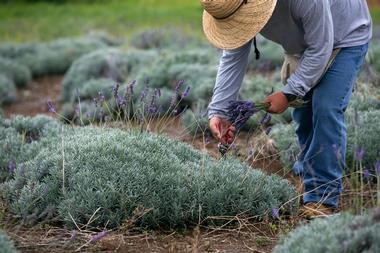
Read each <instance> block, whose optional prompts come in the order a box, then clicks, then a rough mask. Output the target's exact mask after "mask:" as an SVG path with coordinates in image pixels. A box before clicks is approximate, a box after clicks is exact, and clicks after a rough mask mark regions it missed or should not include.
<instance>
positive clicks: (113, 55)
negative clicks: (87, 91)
mask: <svg viewBox="0 0 380 253" xmlns="http://www.w3.org/2000/svg"><path fill="white" fill-rule="evenodd" d="M155 55H156V54H155V53H154V52H151V51H129V52H123V51H121V50H118V49H102V50H98V51H95V52H92V53H90V54H87V55H84V56H83V57H81V58H79V59H77V60H76V61H75V62H74V63H73V64H72V66H71V67H70V69H69V71H68V72H67V73H66V75H65V78H64V80H63V83H62V94H61V96H62V99H63V100H64V101H66V102H68V101H70V100H72V97H76V90H77V89H81V88H82V87H83V85H84V84H85V83H86V82H87V81H89V80H92V79H100V78H105V79H110V81H111V82H114V83H123V82H126V81H127V79H128V80H129V81H132V80H134V78H135V77H134V75H135V73H136V71H137V70H139V69H140V68H141V67H143V66H144V64H148V63H150V62H151V61H152V60H153V59H154V57H155Z"/></svg>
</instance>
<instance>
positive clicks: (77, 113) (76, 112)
mask: <svg viewBox="0 0 380 253" xmlns="http://www.w3.org/2000/svg"><path fill="white" fill-rule="evenodd" d="M74 112H75V116H79V114H80V109H79V104H76V105H75V107H74Z"/></svg>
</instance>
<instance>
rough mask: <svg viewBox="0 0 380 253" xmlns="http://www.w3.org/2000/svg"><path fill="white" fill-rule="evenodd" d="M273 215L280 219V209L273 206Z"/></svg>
mask: <svg viewBox="0 0 380 253" xmlns="http://www.w3.org/2000/svg"><path fill="white" fill-rule="evenodd" d="M272 217H273V218H275V219H280V211H279V210H278V208H272Z"/></svg>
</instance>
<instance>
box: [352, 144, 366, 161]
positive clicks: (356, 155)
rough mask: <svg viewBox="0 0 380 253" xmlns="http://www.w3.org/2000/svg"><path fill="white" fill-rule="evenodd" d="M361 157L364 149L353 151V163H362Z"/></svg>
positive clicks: (359, 148) (358, 148)
mask: <svg viewBox="0 0 380 253" xmlns="http://www.w3.org/2000/svg"><path fill="white" fill-rule="evenodd" d="M363 157H364V148H363V147H357V148H356V151H355V157H354V159H355V161H357V162H361V161H363Z"/></svg>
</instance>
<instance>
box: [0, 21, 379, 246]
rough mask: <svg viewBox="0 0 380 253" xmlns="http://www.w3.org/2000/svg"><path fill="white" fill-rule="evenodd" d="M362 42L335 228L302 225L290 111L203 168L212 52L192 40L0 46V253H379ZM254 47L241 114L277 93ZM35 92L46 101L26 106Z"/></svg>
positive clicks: (172, 34) (207, 153) (270, 60)
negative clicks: (35, 107)
mask: <svg viewBox="0 0 380 253" xmlns="http://www.w3.org/2000/svg"><path fill="white" fill-rule="evenodd" d="M377 35H378V33H376V32H375V38H374V41H373V43H372V45H371V48H370V52H369V53H368V56H367V59H366V62H365V64H364V66H363V68H362V69H361V71H360V75H359V78H358V80H357V82H356V85H355V92H354V94H353V97H352V99H351V102H350V105H349V107H348V108H347V111H346V122H347V133H348V138H347V145H348V148H347V154H346V157H347V163H346V164H345V165H344V166H345V168H344V169H345V176H344V184H345V191H344V193H343V197H342V200H341V203H342V204H341V207H340V210H341V211H342V214H341V215H337V216H333V217H330V218H328V219H316V220H314V221H312V222H310V223H309V222H306V221H305V220H303V219H302V218H300V217H298V215H297V214H298V208H299V205H300V199H301V197H302V191H301V190H300V188H301V187H302V185H300V183H299V181H297V178H296V177H295V176H294V175H292V172H291V168H292V166H293V164H294V163H295V162H296V161H297V157H298V155H299V153H300V151H301V149H300V147H299V146H298V144H297V140H296V136H295V124H294V123H293V122H292V118H291V109H288V110H287V111H286V112H285V113H284V114H282V115H273V116H272V117H271V118H270V119H269V118H268V115H267V114H266V113H265V112H259V113H256V114H255V115H254V116H253V117H251V118H250V119H249V120H248V121H247V123H246V124H245V125H244V126H243V127H242V129H241V131H240V133H239V135H238V136H237V138H236V141H235V142H234V144H233V145H231V147H230V148H229V150H228V152H227V156H226V157H221V156H220V154H218V153H217V143H216V142H215V141H214V140H212V136H211V134H210V132H209V129H208V119H207V115H206V112H207V105H208V103H209V101H210V99H211V96H212V92H213V87H214V83H215V76H216V73H217V69H218V63H219V57H220V55H221V51H219V50H217V49H215V48H213V47H211V46H210V45H209V44H208V43H206V42H205V41H204V40H203V39H200V38H199V36H194V34H191V33H188V32H186V31H183V30H180V29H174V28H173V29H159V28H157V29H156V28H154V29H146V30H143V31H139V32H136V33H133V34H131V35H130V36H128V38H119V37H114V36H111V35H109V34H107V33H91V34H88V35H83V36H79V37H70V38H60V39H54V40H51V41H44V42H24V43H10V42H8V43H0V253H3V252H4V253H8V252H9V253H13V252H75V251H79V252H111V251H112V252H272V251H273V252H276V253H282V252H286V253H288V252H289V253H292V252H294V253H301V252H315V253H320V252H321V253H322V252H333V253H334V252H353V253H354V252H380V243H379V242H380V237H379V236H380V209H379V206H380V124H379V122H380V89H379V87H380V46H379V45H380V43H379V42H380V38H378V37H377ZM258 47H259V49H260V51H261V59H260V60H256V59H255V55H254V54H252V55H251V56H250V58H249V64H248V69H247V75H246V78H245V80H244V83H243V86H242V88H241V92H240V95H239V99H241V100H250V101H253V102H255V103H259V102H262V100H263V99H264V98H265V97H266V96H267V95H269V94H270V93H271V92H273V91H275V90H279V89H280V88H281V87H282V83H281V81H280V76H279V72H280V71H279V70H280V68H281V65H282V61H283V50H282V48H281V47H280V46H278V45H276V44H274V43H272V42H269V41H267V40H264V39H263V38H261V37H258ZM51 76H55V77H57V76H59V80H60V81H59V82H58V83H56V82H52V83H51V89H52V90H57V92H56V93H39V94H35V90H34V87H37V86H39V85H40V82H42V81H41V80H45V81H44V82H46V80H47V82H48V83H49V80H52V79H49V77H51ZM46 78H47V79H46ZM44 87H45V86H44ZM45 89H48V90H50V87H49V86H48V87H45ZM39 92H43V91H41V90H39ZM46 94H49V95H48V96H47V95H46ZM30 96H32V97H33V98H34V96H36V97H39V98H40V99H41V100H43V101H44V103H43V107H42V109H40V110H39V111H37V113H36V112H30V113H28V108H25V107H27V106H26V105H25V104H23V100H24V99H25V98H27V97H30ZM19 107H24V108H23V110H22V112H27V113H20V114H24V115H19V113H15V111H14V108H19ZM16 112H17V111H16ZM36 114H37V115H36ZM335 151H336V156H337V159H340V157H341V156H342V154H340V150H338V149H337V150H335ZM342 164H344V163H343V162H342ZM321 231H323V233H321ZM173 235H175V236H174V237H173ZM231 237H232V238H233V237H237V238H238V239H236V241H234V240H233V239H231ZM167 240H169V242H167ZM307 242H309V243H307ZM316 242H317V243H316ZM322 242H323V243H322ZM305 245H308V246H307V247H306V246H305Z"/></svg>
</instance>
